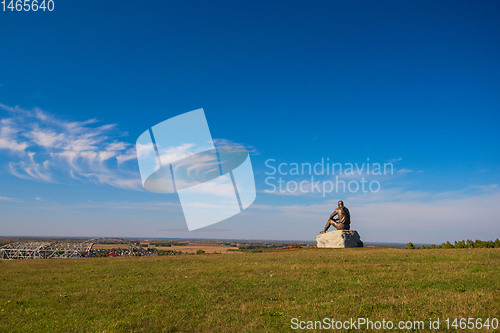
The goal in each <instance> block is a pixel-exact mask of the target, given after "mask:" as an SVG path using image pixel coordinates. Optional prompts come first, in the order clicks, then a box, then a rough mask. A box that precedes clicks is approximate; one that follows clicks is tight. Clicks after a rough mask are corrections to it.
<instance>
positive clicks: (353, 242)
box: [316, 230, 363, 249]
mask: <svg viewBox="0 0 500 333" xmlns="http://www.w3.org/2000/svg"><path fill="white" fill-rule="evenodd" d="M316 243H317V244H318V245H317V246H318V247H320V248H331V249H340V248H345V247H363V242H362V241H361V237H360V236H359V234H358V232H357V231H356V230H334V231H330V232H327V233H326V234H321V235H318V236H317V237H316Z"/></svg>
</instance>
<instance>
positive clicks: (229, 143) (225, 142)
mask: <svg viewBox="0 0 500 333" xmlns="http://www.w3.org/2000/svg"><path fill="white" fill-rule="evenodd" d="M214 145H215V146H216V147H217V146H239V147H243V148H245V149H246V150H248V152H249V153H250V154H251V155H259V152H258V151H257V148H255V147H254V146H247V145H244V144H243V143H238V142H234V141H231V140H228V139H214Z"/></svg>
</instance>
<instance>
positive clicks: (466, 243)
mask: <svg viewBox="0 0 500 333" xmlns="http://www.w3.org/2000/svg"><path fill="white" fill-rule="evenodd" d="M475 248H500V240H499V239H498V238H497V239H496V240H495V241H482V240H479V239H476V240H475V241H473V240H470V239H468V240H462V241H455V243H454V244H451V243H450V242H449V241H448V242H446V243H443V244H441V245H434V244H433V245H422V246H419V247H418V248H417V247H415V245H413V243H411V242H410V243H408V244H406V247H405V249H410V250H411V249H419V250H420V249H475Z"/></svg>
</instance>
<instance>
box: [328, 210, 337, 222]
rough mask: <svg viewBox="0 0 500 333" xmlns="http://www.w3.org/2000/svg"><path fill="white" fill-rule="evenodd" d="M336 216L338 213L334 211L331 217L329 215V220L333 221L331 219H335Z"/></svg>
mask: <svg viewBox="0 0 500 333" xmlns="http://www.w3.org/2000/svg"><path fill="white" fill-rule="evenodd" d="M337 214H338V213H337V211H336V210H335V211H334V212H333V213H332V215H330V220H333V218H334V217H335V215H337Z"/></svg>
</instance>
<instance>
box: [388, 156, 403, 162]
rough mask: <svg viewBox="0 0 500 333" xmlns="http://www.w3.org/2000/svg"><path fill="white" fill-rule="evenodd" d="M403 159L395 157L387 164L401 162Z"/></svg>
mask: <svg viewBox="0 0 500 333" xmlns="http://www.w3.org/2000/svg"><path fill="white" fill-rule="evenodd" d="M402 159H403V158H402V157H396V158H391V159H390V160H389V161H388V163H395V162H399V161H401V160H402Z"/></svg>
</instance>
